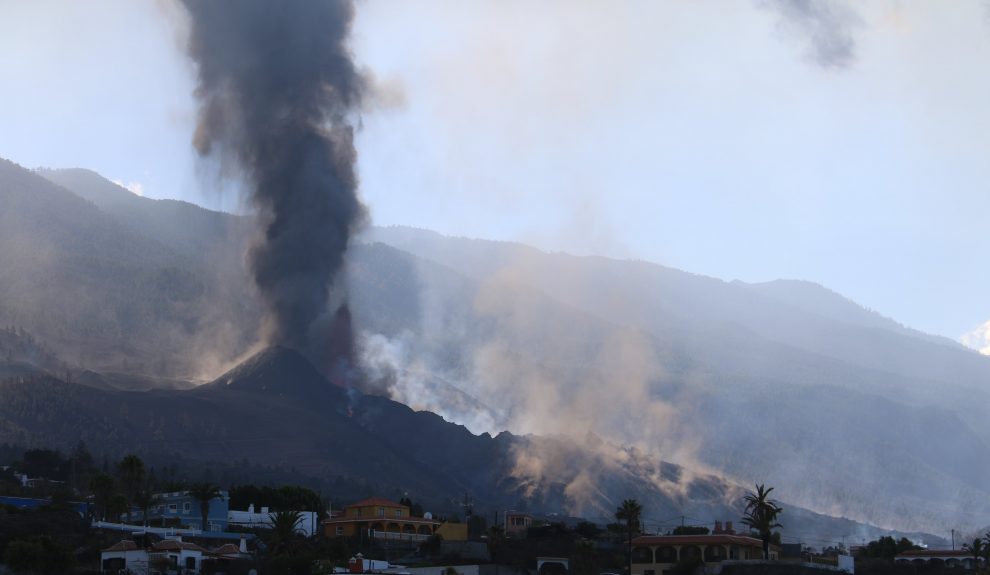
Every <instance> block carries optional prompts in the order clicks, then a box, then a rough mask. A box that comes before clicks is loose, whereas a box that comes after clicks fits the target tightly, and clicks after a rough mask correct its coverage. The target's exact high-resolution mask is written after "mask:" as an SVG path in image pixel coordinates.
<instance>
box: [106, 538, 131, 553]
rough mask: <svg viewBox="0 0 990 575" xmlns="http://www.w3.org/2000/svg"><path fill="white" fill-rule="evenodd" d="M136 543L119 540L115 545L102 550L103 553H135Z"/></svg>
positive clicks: (128, 540)
mask: <svg viewBox="0 0 990 575" xmlns="http://www.w3.org/2000/svg"><path fill="white" fill-rule="evenodd" d="M137 548H138V546H137V543H135V542H133V541H131V540H130V539H121V540H120V541H118V542H117V543H114V544H113V545H111V546H110V547H107V548H106V549H104V550H103V552H104V553H106V552H108V551H137Z"/></svg>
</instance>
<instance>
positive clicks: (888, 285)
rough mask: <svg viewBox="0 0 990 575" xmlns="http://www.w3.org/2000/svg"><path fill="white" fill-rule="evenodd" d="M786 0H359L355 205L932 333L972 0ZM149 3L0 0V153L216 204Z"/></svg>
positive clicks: (174, 45) (962, 174)
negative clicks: (824, 297) (805, 17)
mask: <svg viewBox="0 0 990 575" xmlns="http://www.w3.org/2000/svg"><path fill="white" fill-rule="evenodd" d="M787 4H788V2H787V1H786V0H781V1H770V0H754V1H750V0H746V1H743V0H740V1H737V2H715V1H697V2H683V1H674V0H671V1H667V2H659V1H652V0H650V1H642V2H632V1H630V2H625V3H623V2H614V1H607V2H606V1H602V2H591V1H587V2H540V3H533V2H512V1H501V2H495V1H492V2H482V1H480V0H478V1H471V2H460V1H458V2H453V1H450V0H436V1H430V2H427V1H417V2H413V1H411V0H410V1H402V2H396V1H386V0H377V1H373V0H365V1H362V2H359V4H358V22H357V25H356V30H355V38H354V51H355V55H356V59H357V60H358V61H359V62H360V63H361V64H362V65H363V66H365V67H367V68H368V69H369V70H370V71H371V72H372V73H373V74H374V75H375V77H376V78H377V83H378V84H379V85H380V86H381V93H382V94H383V95H382V96H381V97H380V98H379V99H378V101H377V102H376V103H375V104H374V105H372V106H369V109H368V110H367V111H366V113H365V115H364V119H363V130H362V131H361V133H360V136H359V142H358V143H359V152H360V154H361V157H360V175H361V180H362V191H361V193H362V195H363V197H364V199H365V201H366V202H367V203H368V204H369V206H370V208H371V212H372V216H373V220H374V222H375V223H378V224H384V225H388V224H409V225H415V226H420V227H425V228H430V229H435V230H438V231H441V232H444V233H449V234H457V235H465V236H472V237H484V238H496V239H516V240H521V241H525V242H529V243H534V244H536V245H539V246H541V247H545V248H549V249H558V250H565V251H571V252H575V253H600V254H604V255H613V256H618V257H636V258H642V259H648V260H652V261H656V262H659V263H663V264H667V265H671V266H674V267H678V268H681V269H685V270H688V271H692V272H697V273H704V274H708V275H713V276H716V277H719V278H723V279H727V280H728V279H742V280H745V281H763V280H770V279H774V278H781V277H783V278H799V279H808V280H812V281H816V282H819V283H822V284H824V285H826V286H828V287H830V288H832V289H835V290H837V291H839V292H841V293H843V294H845V295H847V296H849V297H851V298H853V299H854V300H856V301H858V302H860V303H862V304H863V305H866V306H868V307H871V308H874V309H876V310H878V311H880V312H881V313H883V314H885V315H889V316H891V317H893V318H895V319H897V320H899V321H901V322H903V323H905V324H907V325H910V326H912V327H916V328H919V329H923V330H925V331H929V332H932V333H938V334H942V335H947V336H951V337H958V336H959V335H961V334H963V333H964V332H967V331H969V330H971V329H973V328H975V327H976V326H977V325H979V324H981V323H983V322H985V321H987V320H990V299H988V298H987V297H986V295H985V294H986V292H987V288H988V287H990V268H988V266H986V265H985V264H984V260H983V257H985V255H986V254H987V253H988V252H990V229H988V227H990V224H988V215H990V193H988V192H990V186H988V183H987V182H990V161H988V160H990V105H988V104H987V103H988V102H990V13H988V9H987V7H986V6H985V5H984V3H983V2H981V1H979V0H973V1H971V2H963V1H960V2H952V3H946V2H942V1H938V0H933V1H929V2H910V3H908V2H899V1H894V0H877V1H876V2H872V3H868V4H867V5H866V6H867V7H866V8H865V9H864V8H856V11H853V10H852V9H851V8H846V9H845V11H842V6H843V5H842V4H829V5H828V6H831V7H832V9H833V11H838V12H839V13H841V16H842V17H841V18H834V19H832V20H831V21H826V22H825V23H824V24H823V23H822V22H821V21H814V22H812V21H800V20H794V19H788V18H786V17H785V16H784V14H785V13H786V12H785V11H782V9H781V8H780V6H782V5H787ZM853 5H855V6H859V5H860V3H856V4H849V5H848V6H853ZM170 12H174V10H173V9H169V8H168V5H167V2H164V1H153V0H146V1H131V0H116V1H110V0H95V1H93V2H74V1H69V0H65V1H55V0H34V1H32V2H21V1H19V0H0V74H2V75H3V82H2V83H0V89H2V92H0V94H2V96H0V104H2V105H0V156H2V157H5V158H9V159H11V160H14V161H16V162H18V163H21V164H23V165H25V166H29V167H37V166H51V167H70V166H81V167H87V168H91V169H94V170H96V171H99V172H100V173H102V174H104V175H105V176H107V177H110V178H112V179H116V180H120V181H122V182H124V183H125V184H129V183H136V184H139V185H140V186H141V188H142V190H143V193H145V194H146V195H148V196H151V197H176V198H181V199H186V200H190V201H194V202H197V203H200V204H204V205H208V206H213V207H224V208H227V209H236V208H237V200H236V199H235V197H234V196H233V195H230V194H227V195H223V194H220V193H218V192H216V190H215V189H214V188H215V185H214V184H215V179H213V178H211V177H210V176H209V175H208V174H206V173H205V172H206V170H205V169H204V168H203V166H201V165H199V164H198V163H197V162H196V161H195V159H194V157H193V153H192V150H191V147H190V145H189V142H190V137H191V133H192V126H193V118H194V110H195V105H194V102H193V100H192V97H191V91H192V85H193V84H192V69H191V68H190V65H189V63H188V62H187V61H186V60H185V58H184V57H183V54H182V51H181V47H180V41H179V40H178V39H177V36H178V33H177V32H176V28H177V27H176V26H175V21H174V20H175V19H174V18H170V17H169V16H170V15H169V13H170ZM792 15H793V14H792ZM172 16H174V14H172ZM829 24H834V25H835V27H838V28H841V30H838V31H835V30H831V31H830V30H828V29H827V28H828V25H829ZM822 26H824V27H825V28H826V29H823V28H822ZM833 33H834V34H835V35H836V36H829V34H833ZM836 37H838V38H839V39H847V40H849V41H850V42H851V43H852V50H851V54H852V56H851V58H849V59H846V60H843V61H841V62H838V65H833V66H823V65H822V62H820V61H819V59H816V57H815V54H816V52H815V48H816V46H817V47H818V48H821V47H822V43H823V42H828V41H831V40H834V39H835V38H836ZM816 38H817V39H818V44H816V43H815V39H816Z"/></svg>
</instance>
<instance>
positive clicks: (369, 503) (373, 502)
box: [347, 497, 409, 509]
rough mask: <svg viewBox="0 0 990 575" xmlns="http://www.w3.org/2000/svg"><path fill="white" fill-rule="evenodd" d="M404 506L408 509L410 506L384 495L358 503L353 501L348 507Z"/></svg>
mask: <svg viewBox="0 0 990 575" xmlns="http://www.w3.org/2000/svg"><path fill="white" fill-rule="evenodd" d="M373 506H374V507H403V508H406V509H408V508H409V507H408V506H406V505H403V504H401V503H396V502H395V501H390V500H388V499H384V498H382V497H371V498H368V499H365V500H363V501H358V502H357V503H351V504H350V505H348V506H347V507H373Z"/></svg>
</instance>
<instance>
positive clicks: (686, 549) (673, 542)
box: [632, 533, 780, 575]
mask: <svg viewBox="0 0 990 575" xmlns="http://www.w3.org/2000/svg"><path fill="white" fill-rule="evenodd" d="M632 544H633V549H632V575H663V574H664V573H665V572H666V571H667V570H668V569H670V568H671V567H673V566H674V565H676V564H677V563H678V562H679V561H700V562H702V563H704V564H706V565H710V564H713V563H721V562H722V561H725V560H746V559H749V560H756V559H763V542H762V541H760V540H759V539H756V538H753V537H748V536H745V535H734V534H724V533H723V534H717V535H656V536H651V535H647V536H643V537H637V538H635V539H633V541H632ZM779 551H780V550H779V549H778V547H777V546H776V545H771V546H770V559H771V560H775V559H777V556H778V553H779Z"/></svg>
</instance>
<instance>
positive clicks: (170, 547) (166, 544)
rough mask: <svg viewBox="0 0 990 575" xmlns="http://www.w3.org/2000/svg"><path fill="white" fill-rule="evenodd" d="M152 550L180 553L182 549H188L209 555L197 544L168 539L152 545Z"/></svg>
mask: <svg viewBox="0 0 990 575" xmlns="http://www.w3.org/2000/svg"><path fill="white" fill-rule="evenodd" d="M152 549H154V550H155V551H179V550H180V549H188V550H190V551H199V552H201V553H209V551H207V550H206V549H204V548H202V547H200V546H199V545H196V544H195V543H189V542H188V541H176V540H174V539H166V540H165V541H159V542H158V543H155V544H154V545H152Z"/></svg>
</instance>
